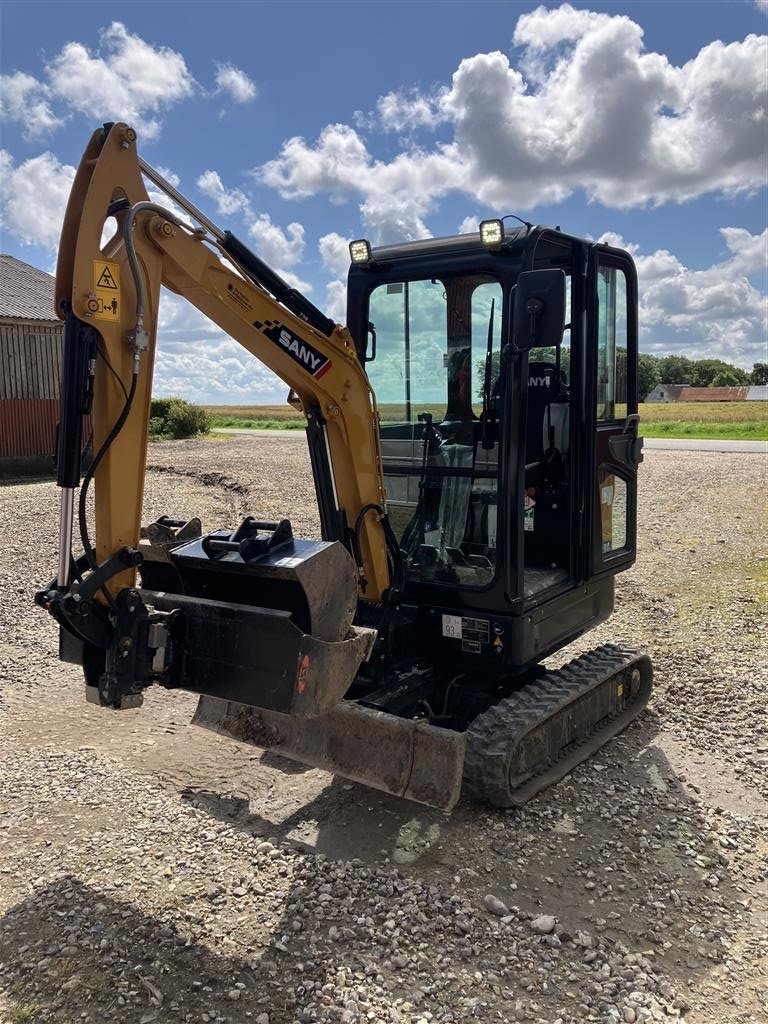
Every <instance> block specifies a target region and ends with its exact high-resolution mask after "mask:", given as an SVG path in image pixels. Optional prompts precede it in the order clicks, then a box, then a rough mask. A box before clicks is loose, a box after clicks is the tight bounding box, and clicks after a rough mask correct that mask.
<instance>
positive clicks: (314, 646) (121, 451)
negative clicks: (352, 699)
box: [37, 123, 398, 716]
mask: <svg viewBox="0 0 768 1024" xmlns="http://www.w3.org/2000/svg"><path fill="white" fill-rule="evenodd" d="M142 171H144V172H145V173H147V174H149V175H150V176H151V177H153V178H154V179H155V181H156V182H160V183H162V184H163V185H165V186H167V187H166V189H165V190H166V192H168V193H169V194H170V199H171V200H172V201H173V200H175V202H172V204H171V205H172V206H173V208H167V206H166V204H165V203H163V204H162V205H161V204H159V203H157V202H151V201H150V199H149V195H148V193H147V189H146V187H145V184H144V179H143V176H142ZM179 205H180V206H181V209H179ZM190 216H191V217H192V219H193V220H195V221H198V222H199V223H198V224H193V223H190V222H189V221H190ZM110 218H113V222H114V224H115V225H116V230H115V231H114V234H112V236H111V238H110V239H109V240H108V241H106V242H104V241H103V236H104V230H105V224H107V225H109V224H111V223H112V221H110ZM161 285H164V286H165V287H166V288H168V289H170V290H171V291H173V292H175V293H176V294H177V295H180V296H182V297H183V298H184V299H186V300H187V301H189V302H190V303H192V305H194V306H195V307H196V308H197V309H199V310H200V311H201V312H202V313H204V314H205V315H206V316H207V317H209V318H210V319H211V320H212V321H213V322H214V323H215V324H217V325H218V326H219V327H220V328H221V329H222V330H223V331H224V332H225V333H226V334H227V335H229V336H230V337H232V338H234V339H235V340H236V341H237V342H239V344H241V345H242V346H243V347H244V348H245V349H247V351H249V352H250V353H252V354H253V355H254V356H256V357H257V358H259V359H260V360H261V361H262V362H263V363H264V364H266V365H267V366H268V367H269V368H270V369H271V370H273V371H274V372H275V373H276V374H277V375H278V376H279V377H281V378H282V379H283V380H284V381H285V382H286V384H288V385H289V387H290V388H291V391H292V395H293V401H294V402H295V403H296V404H297V405H298V406H300V407H301V409H302V410H303V411H304V413H305V414H306V416H307V422H308V427H307V433H308V437H309V441H310V454H311V456H312V469H313V474H314V478H315V485H316V490H317V493H318V500H319V505H320V511H321V520H322V523H323V541H321V542H318V541H304V540H300V539H297V538H294V537H293V534H292V528H291V525H290V522H289V521H288V520H283V521H281V522H277V523H265V522H259V521H257V520H255V519H252V518H249V519H248V520H246V521H245V522H244V523H243V524H241V526H240V527H239V529H238V530H236V531H234V532H231V533H230V532H226V531H218V532H217V533H215V534H211V535H209V536H206V537H203V536H202V533H201V531H200V529H199V526H200V524H199V521H193V522H192V523H181V522H175V521H172V520H170V519H168V518H165V519H164V520H160V521H158V523H157V524H153V527H150V528H149V530H148V531H147V530H145V531H144V533H143V534H142V529H141V512H142V500H143V487H144V471H145V464H146V445H147V434H148V421H149V414H150V402H151V394H152V370H153V363H154V355H155V344H156V335H157V328H158V319H159V304H160V287H161ZM56 304H57V311H58V313H59V315H60V316H61V317H62V319H64V320H65V336H64V358H63V367H62V382H61V416H60V424H59V435H58V442H57V448H58V450H57V473H58V483H59V486H60V487H61V489H62V490H61V519H60V530H59V566H58V574H57V578H56V580H55V581H52V583H51V585H50V587H49V588H47V590H45V591H41V592H40V594H38V595H37V600H38V603H39V604H41V605H43V606H44V607H46V608H47V609H48V610H49V611H50V612H51V613H52V614H53V615H54V616H55V617H56V619H57V620H58V621H59V623H60V625H61V635H62V641H61V652H62V657H63V658H65V659H66V660H70V661H76V662H80V663H81V664H82V665H83V667H84V670H85V675H86V683H87V685H88V693H89V698H90V699H93V700H96V701H98V702H99V703H101V704H108V705H110V706H113V707H123V706H131V705H132V704H133V703H136V702H138V701H140V696H141V691H142V690H143V688H144V687H145V686H147V685H149V684H150V683H152V682H159V683H161V684H163V685H167V686H179V687H182V688H185V689H192V690H194V691H196V692H199V693H203V694H211V695H214V696H219V697H222V698H226V699H230V700H237V701H241V702H243V703H246V704H250V705H252V706H254V707H264V708H268V709H271V710H273V711H277V712H283V713H289V714H297V715H302V716H313V715H316V714H318V713H321V712H323V711H326V710H328V709H329V708H330V707H333V706H334V705H335V704H336V703H337V702H338V700H340V699H341V697H342V696H343V695H344V693H345V692H346V689H347V688H348V687H349V685H350V684H351V682H352V680H353V678H354V676H355V673H356V671H357V669H358V668H359V666H360V664H361V662H362V661H363V660H365V659H366V658H367V657H368V656H369V655H370V651H371V648H372V644H373V640H374V639H375V630H373V629H371V628H363V627H359V626H357V625H355V624H354V619H355V616H356V609H357V604H358V601H359V600H361V599H362V600H365V601H368V602H382V601H383V600H386V599H387V597H391V595H392V590H391V586H390V582H391V575H392V574H391V571H390V565H395V564H396V562H397V554H398V553H397V550H396V545H394V544H393V537H392V534H391V530H390V529H389V527H388V523H387V520H386V507H385V496H384V487H383V478H382V469H381V456H380V451H379V435H378V415H377V411H376V404H375V399H374V396H373V394H372V392H371V389H370V386H369V384H368V380H367V377H366V375H365V372H364V370H363V368H362V366H361V364H360V362H359V359H358V356H357V353H356V350H355V346H354V344H353V342H352V338H351V336H350V334H349V332H348V330H347V329H346V328H344V327H340V326H338V325H336V324H334V323H333V322H332V321H330V320H329V319H328V318H327V317H325V316H324V315H323V314H322V313H321V312H320V311H319V310H318V309H316V308H315V307H314V306H313V305H312V304H311V303H310V302H309V301H308V300H307V299H306V298H304V297H303V296H302V295H300V294H299V293H298V292H295V291H294V290H292V289H291V288H290V287H289V286H288V285H287V284H286V283H285V282H284V281H282V279H281V278H279V277H278V275H276V274H275V273H274V272H273V271H272V270H271V269H270V268H269V267H267V266H266V265H265V264H264V263H262V261H261V260H259V258H258V257H257V256H255V255H254V254H253V253H251V252H250V251H249V250H248V249H247V247H246V246H244V245H243V244H242V243H241V242H239V241H238V240H237V239H236V238H235V237H234V236H232V235H231V234H229V233H225V232H222V231H221V230H220V229H218V228H217V227H216V226H215V225H213V224H212V223H211V222H210V221H209V220H208V219H207V218H205V217H204V216H203V215H202V214H200V212H199V211H197V210H196V209H195V208H194V207H193V206H192V205H191V204H190V203H189V202H188V201H186V200H185V199H184V198H183V197H182V196H180V195H179V193H177V192H176V191H175V189H173V188H172V187H171V186H170V185H167V183H164V182H163V180H162V178H161V177H160V176H159V175H158V174H157V172H153V171H152V170H151V168H149V167H148V166H147V165H146V164H144V163H143V161H142V160H141V159H140V157H139V156H138V153H137V150H136V133H135V132H134V131H133V129H131V128H130V127H128V126H127V125H125V124H121V123H118V124H112V125H105V126H104V128H103V129H101V130H98V131H96V132H94V134H93V136H92V137H91V139H90V142H89V144H88V147H87V148H86V151H85V154H84V156H83V159H82V161H81V163H80V167H79V168H78V171H77V175H76V177H75V181H74V184H73V187H72V192H71V195H70V199H69V204H68V207H67V212H66V216H65V221H64V226H63V230H62V235H61V245H60V250H59V261H58V268H57V275H56ZM85 412H91V413H92V422H93V447H94V452H95V456H94V459H93V462H92V463H91V466H90V467H89V468H88V470H87V472H86V474H85V477H84V479H83V482H82V487H80V494H79V501H78V502H77V507H76V501H75V498H76V491H77V488H78V486H79V484H80V474H81V468H80V450H81V447H82V434H81V431H82V427H81V424H82V418H83V413H85ZM91 481H93V490H94V513H95V516H94V519H95V534H94V537H93V538H92V537H91V536H90V534H89V530H90V528H91V527H90V521H89V509H88V507H87V496H88V489H89V486H90V484H91ZM75 521H77V523H78V526H79V532H80V539H81V542H82V546H83V552H84V553H83V555H82V556H81V557H80V558H77V559H76V558H74V556H73V554H72V534H73V527H74V523H75ZM196 527H197V529H196ZM142 537H143V539H142ZM147 538H149V541H150V542H149V543H148V542H147ZM139 567H140V568H139ZM137 569H138V570H139V575H140V577H141V585H140V586H139V585H138V584H137Z"/></svg>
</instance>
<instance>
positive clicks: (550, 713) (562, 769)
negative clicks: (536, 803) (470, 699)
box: [463, 644, 653, 807]
mask: <svg viewBox="0 0 768 1024" xmlns="http://www.w3.org/2000/svg"><path fill="white" fill-rule="evenodd" d="M635 667H636V668H639V669H640V672H641V680H642V681H641V686H640V691H639V693H638V694H637V695H636V696H635V698H634V700H632V701H631V702H628V703H627V704H626V705H625V706H624V707H623V708H622V709H621V710H619V711H617V712H616V713H615V714H613V715H611V716H609V717H608V718H604V719H603V720H602V721H598V722H595V723H594V725H593V727H592V729H591V730H590V731H589V732H588V734H586V735H585V736H583V737H579V738H578V739H577V740H576V741H575V742H574V743H571V744H569V745H568V746H567V747H566V748H565V749H564V750H562V751H560V755H559V757H557V758H555V759H552V760H550V761H548V762H547V763H546V764H542V765H541V766H540V767H539V769H538V771H536V772H534V773H533V774H532V775H530V776H529V777H528V778H526V779H525V780H524V781H523V783H522V784H521V785H520V786H518V787H517V788H515V789H511V788H510V782H509V773H510V763H511V762H512V760H513V756H514V753H515V748H516V747H517V746H518V744H519V743H520V742H521V741H522V740H524V738H525V737H526V736H527V735H528V734H529V733H530V732H531V730H533V729H535V728H537V727H539V726H541V725H542V723H544V722H546V720H547V719H551V720H552V723H553V725H554V723H555V722H556V721H557V719H558V717H559V715H560V713H561V712H563V711H565V710H566V709H567V708H568V706H569V705H570V704H572V703H573V702H574V701H576V700H578V699H579V698H580V697H582V696H584V695H586V694H588V693H589V692H590V691H591V690H597V689H598V688H599V687H600V686H601V684H603V683H605V682H607V681H608V680H609V679H610V678H611V677H612V676H617V675H619V674H620V673H623V672H625V671H626V670H627V669H632V668H635ZM652 678H653V672H652V669H651V663H650V659H649V658H648V656H647V655H645V654H643V653H641V652H640V651H636V650H632V649H630V648H625V647H618V646H616V645H614V644H605V645H604V646H602V647H598V648H596V649H595V650H594V651H590V652H589V653H587V654H582V655H581V656H580V657H578V658H576V659H574V660H573V661H572V662H570V663H569V664H567V665H564V666H563V667H562V668H561V669H558V670H557V671H552V672H543V673H542V675H541V676H539V677H538V678H536V679H534V680H533V681H531V682H530V683H527V684H526V685H525V686H523V687H522V688H521V689H520V690H518V691H517V692H516V693H513V694H512V695H511V696H509V697H507V698H505V699H504V700H501V701H499V703H498V704H495V705H494V706H493V707H491V708H489V709H488V710H487V711H485V712H484V713H483V714H482V715H478V717H477V718H476V719H475V720H474V721H473V722H472V724H471V725H470V727H469V728H468V730H467V750H466V756H465V760H464V779H463V787H464V792H465V794H466V795H467V796H469V797H470V798H471V799H473V800H481V801H485V802H489V803H491V804H494V805H495V806H497V807H511V806H518V807H519V806H521V805H522V804H524V803H525V802H526V801H527V800H530V799H531V797H533V796H535V795H536V794H537V793H539V792H541V790H543V789H545V788H546V787H547V786H549V785H551V784H552V783H554V782H557V781H558V780H559V779H561V778H562V777H563V776H564V775H566V774H567V773H568V772H569V771H571V770H572V769H573V768H574V767H575V766H576V765H577V764H580V763H581V762H582V761H584V760H586V758H587V757H589V756H590V755H591V754H592V753H593V752H594V751H595V750H597V749H599V748H600V747H601V746H603V744H604V743H606V742H607V741H608V740H609V739H610V738H611V737H612V736H615V735H616V734H617V733H618V732H621V730H622V729H624V728H625V727H626V726H627V725H628V724H629V722H630V721H632V719H633V718H635V717H636V716H637V715H638V714H639V713H640V711H642V709H643V708H644V707H645V705H646V704H647V702H648V698H649V696H650V690H651V681H652Z"/></svg>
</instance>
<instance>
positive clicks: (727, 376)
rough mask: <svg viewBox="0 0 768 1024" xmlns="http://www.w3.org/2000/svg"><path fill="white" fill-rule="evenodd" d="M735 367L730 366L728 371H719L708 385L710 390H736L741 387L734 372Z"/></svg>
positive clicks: (738, 378) (739, 380)
mask: <svg viewBox="0 0 768 1024" xmlns="http://www.w3.org/2000/svg"><path fill="white" fill-rule="evenodd" d="M736 369H737V367H735V366H732V367H731V368H730V369H729V370H721V371H720V373H718V374H717V376H716V377H715V378H714V379H713V380H712V383H711V384H710V385H709V386H710V387H711V388H738V387H740V386H741V383H742V382H741V379H740V377H739V375H738V373H735V372H734V371H735V370H736Z"/></svg>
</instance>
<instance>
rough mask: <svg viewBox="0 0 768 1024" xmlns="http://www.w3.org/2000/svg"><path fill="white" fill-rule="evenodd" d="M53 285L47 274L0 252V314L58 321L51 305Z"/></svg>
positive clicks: (50, 276)
mask: <svg viewBox="0 0 768 1024" xmlns="http://www.w3.org/2000/svg"><path fill="white" fill-rule="evenodd" d="M54 284H55V279H54V278H53V276H52V275H51V274H46V273H45V271H44V270H38V269H37V267H30V265H29V264H28V263H23V262H22V261H21V260H17V259H16V257H15V256H8V255H7V254H6V253H0V316H6V317H12V318H13V319H17V320H52V321H54V322H55V323H58V322H59V319H58V317H57V316H56V313H55V312H54V308H53V303H54Z"/></svg>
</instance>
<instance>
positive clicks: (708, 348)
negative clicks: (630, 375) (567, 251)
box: [600, 227, 768, 366]
mask: <svg viewBox="0 0 768 1024" xmlns="http://www.w3.org/2000/svg"><path fill="white" fill-rule="evenodd" d="M720 234H721V235H722V237H723V240H724V241H725V245H726V248H727V250H728V254H729V255H728V257H727V258H726V259H724V260H722V261H720V262H718V263H714V264H712V266H710V267H705V268H704V269H701V270H692V269H691V268H689V267H686V266H685V264H684V263H683V262H682V261H681V260H680V259H679V258H678V257H677V256H675V255H674V254H673V253H671V252H669V250H667V249H658V250H656V252H653V253H649V254H644V253H642V252H641V251H640V250H639V249H638V248H637V246H634V245H632V244H627V243H626V242H625V241H624V240H623V238H621V236H620V235H615V234H606V235H604V236H603V237H602V238H601V239H600V241H603V242H608V243H609V244H611V245H618V246H619V247H620V248H625V249H629V250H630V252H632V254H633V258H634V260H635V263H636V265H637V274H638V283H639V289H640V310H639V317H640V326H641V329H642V332H643V337H644V338H645V339H646V342H642V341H641V348H643V349H644V350H646V351H649V350H657V351H668V350H669V349H670V348H675V349H676V350H677V351H682V352H684V353H685V354H686V355H689V356H692V357H694V358H699V359H700V358H704V357H709V356H715V357H718V358H721V359H725V360H727V361H729V362H733V363H737V364H739V365H742V366H748V365H751V363H753V362H754V361H756V360H759V359H765V352H766V345H767V344H768V296H766V293H765V291H764V290H763V291H761V290H760V289H759V288H757V287H755V285H754V284H753V283H752V282H751V281H750V280H749V278H750V277H754V276H760V277H762V279H763V288H764V287H765V273H766V269H768V229H766V230H765V231H763V232H762V234H759V235H753V234H751V232H749V231H747V230H746V229H745V228H734V227H726V228H721V229H720Z"/></svg>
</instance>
